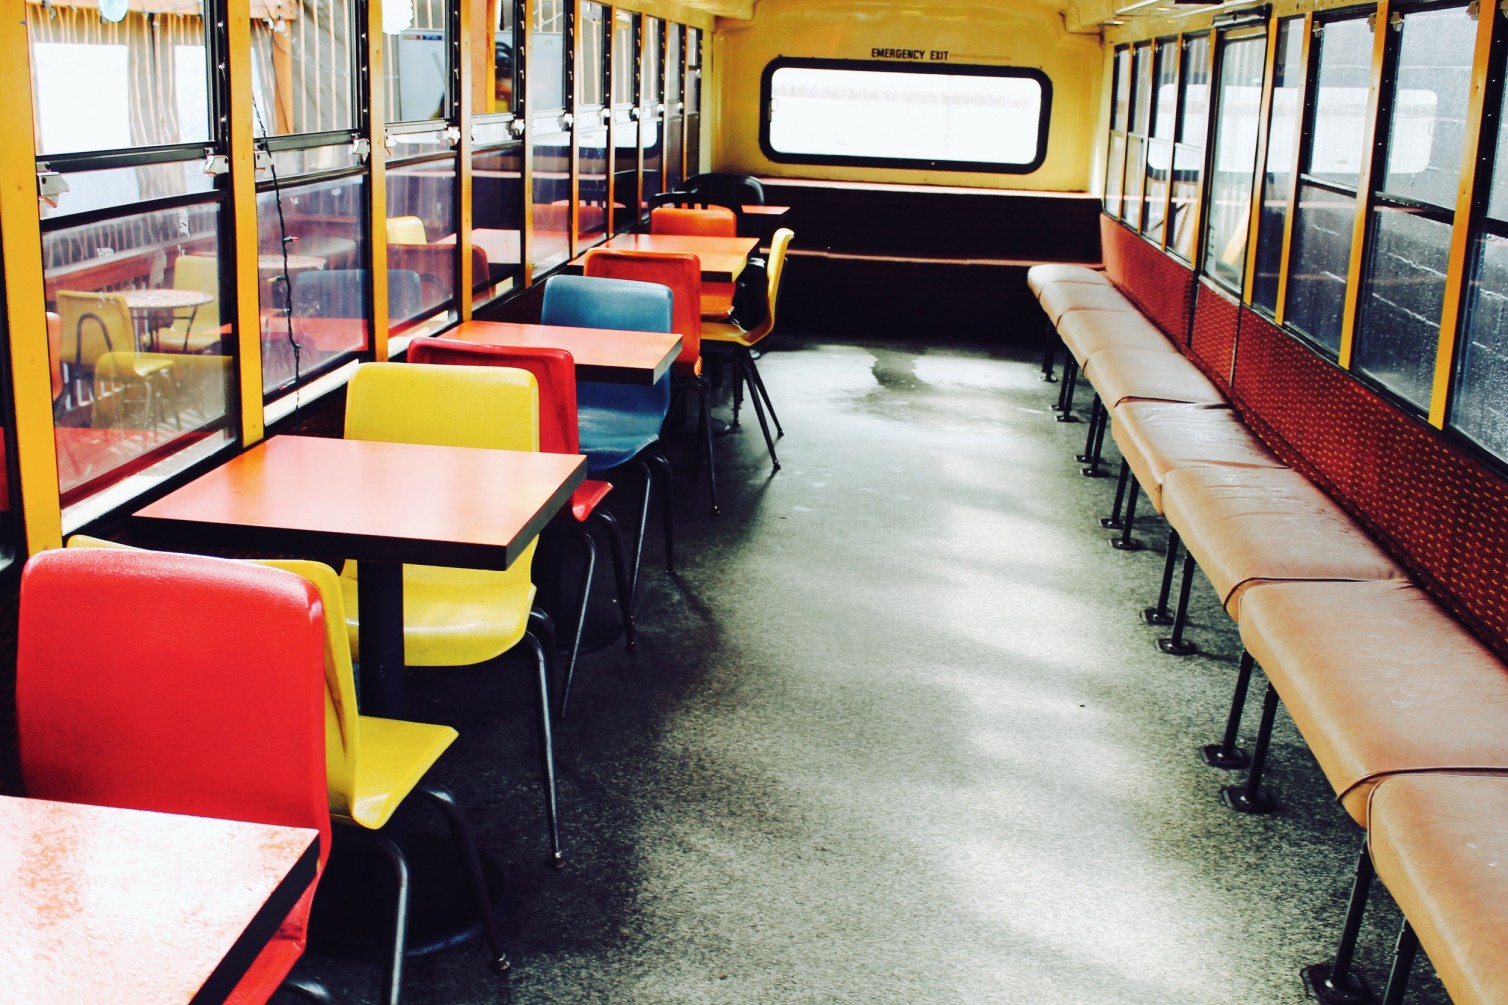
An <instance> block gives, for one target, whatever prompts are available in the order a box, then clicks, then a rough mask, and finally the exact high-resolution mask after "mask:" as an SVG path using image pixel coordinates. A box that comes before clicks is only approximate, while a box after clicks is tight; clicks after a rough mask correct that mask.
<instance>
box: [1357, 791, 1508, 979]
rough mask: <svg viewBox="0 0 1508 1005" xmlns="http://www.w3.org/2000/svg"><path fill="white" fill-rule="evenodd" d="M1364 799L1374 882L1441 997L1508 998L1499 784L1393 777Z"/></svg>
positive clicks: (1506, 812)
mask: <svg viewBox="0 0 1508 1005" xmlns="http://www.w3.org/2000/svg"><path fill="white" fill-rule="evenodd" d="M1371 802H1372V809H1371V813H1370V819H1371V828H1370V831H1369V833H1368V844H1369V846H1370V849H1371V856H1372V862H1373V864H1374V866H1375V868H1376V870H1377V875H1378V877H1379V878H1380V879H1381V880H1382V881H1383V883H1385V884H1386V885H1387V888H1388V890H1389V892H1391V893H1392V895H1393V899H1394V900H1395V901H1396V902H1397V904H1398V907H1399V908H1400V909H1401V910H1402V911H1403V916H1404V917H1405V918H1407V919H1408V925H1409V927H1410V928H1412V930H1413V933H1414V935H1415V936H1417V938H1418V944H1419V945H1422V946H1423V947H1424V950H1425V952H1427V953H1428V954H1429V958H1430V962H1431V963H1433V964H1434V967H1435V973H1436V974H1438V975H1439V977H1440V983H1442V984H1443V985H1445V990H1446V991H1447V992H1448V993H1449V994H1450V1000H1451V1001H1452V1002H1454V1003H1455V1005H1501V1003H1502V1002H1505V1001H1508V953H1505V952H1504V951H1503V945H1504V942H1505V940H1508V779H1505V778H1502V777H1492V776H1484V775H1447V774H1424V775H1397V776H1393V777H1391V778H1389V779H1387V780H1386V782H1384V783H1383V784H1380V785H1378V786H1376V788H1375V789H1374V790H1373V792H1372V799H1371ZM1402 941H1403V940H1402V939H1400V942H1402ZM1407 972H1408V970H1407V966H1406V965H1405V966H1404V967H1403V968H1402V975H1403V976H1402V977H1395V978H1394V979H1395V980H1401V979H1406V975H1407ZM1394 973H1395V974H1398V973H1399V968H1396V967H1395V970H1394ZM1390 983H1391V982H1390ZM1390 990H1391V988H1390ZM1397 990H1398V992H1399V993H1400V994H1401V992H1402V990H1403V988H1402V986H1400V987H1398V989H1397Z"/></svg>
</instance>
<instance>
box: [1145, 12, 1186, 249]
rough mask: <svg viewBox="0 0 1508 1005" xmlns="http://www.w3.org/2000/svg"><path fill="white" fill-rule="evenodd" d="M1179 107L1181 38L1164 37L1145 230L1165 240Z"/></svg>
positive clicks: (1155, 99) (1150, 146)
mask: <svg viewBox="0 0 1508 1005" xmlns="http://www.w3.org/2000/svg"><path fill="white" fill-rule="evenodd" d="M1177 107H1178V42H1177V40H1175V39H1165V40H1164V41H1162V42H1159V43H1158V44H1157V70H1156V84H1155V87H1154V91H1153V96H1152V136H1153V138H1152V139H1150V140H1148V141H1147V180H1146V193H1147V201H1146V209H1144V210H1143V211H1142V233H1144V234H1146V235H1147V237H1148V238H1150V239H1151V240H1153V241H1156V242H1157V243H1159V244H1160V243H1162V236H1163V223H1164V222H1165V221H1164V217H1165V216H1166V213H1167V200H1168V183H1169V180H1170V178H1171V175H1172V169H1173V135H1174V133H1175V132H1176V127H1177V121H1176V118H1175V111H1176V109H1177Z"/></svg>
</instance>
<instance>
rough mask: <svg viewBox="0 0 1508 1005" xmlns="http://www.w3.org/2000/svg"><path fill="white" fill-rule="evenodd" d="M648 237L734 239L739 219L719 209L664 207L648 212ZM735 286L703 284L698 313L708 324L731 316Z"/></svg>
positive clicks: (729, 284) (718, 207) (727, 210)
mask: <svg viewBox="0 0 1508 1005" xmlns="http://www.w3.org/2000/svg"><path fill="white" fill-rule="evenodd" d="M649 232H650V233H651V234H685V235H687V236H691V237H737V236H738V217H737V215H735V214H734V212H733V211H732V210H731V209H727V208H724V207H722V206H704V207H703V208H701V209H691V208H687V207H684V206H683V207H676V206H664V207H661V208H659V209H654V210H651V211H650V214H649ZM735 288H736V284H734V283H705V284H703V286H702V300H701V305H702V306H701V313H702V317H703V318H704V319H706V320H708V321H726V320H728V318H730V317H732V315H733V291H734V290H735Z"/></svg>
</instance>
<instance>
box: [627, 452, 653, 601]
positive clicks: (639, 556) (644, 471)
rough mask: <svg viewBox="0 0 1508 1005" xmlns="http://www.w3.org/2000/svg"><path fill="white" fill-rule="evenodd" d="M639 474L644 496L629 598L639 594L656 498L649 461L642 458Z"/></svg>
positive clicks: (640, 504) (635, 538) (630, 575)
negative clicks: (650, 510) (646, 538)
mask: <svg viewBox="0 0 1508 1005" xmlns="http://www.w3.org/2000/svg"><path fill="white" fill-rule="evenodd" d="M638 461H639V473H640V474H641V475H642V476H643V478H644V494H643V496H642V498H641V499H640V500H639V532H638V534H636V535H635V536H634V561H633V565H632V566H631V567H630V568H631V569H632V571H631V572H630V574H629V577H628V578H629V593H628V595H629V598H630V599H632V598H634V597H637V596H638V594H639V563H640V562H641V561H643V559H644V538H645V536H646V535H647V534H648V532H649V503H650V499H651V498H652V497H653V496H654V484H655V478H654V471H653V469H651V468H650V466H649V460H648V458H646V457H643V456H640V457H639V458H638Z"/></svg>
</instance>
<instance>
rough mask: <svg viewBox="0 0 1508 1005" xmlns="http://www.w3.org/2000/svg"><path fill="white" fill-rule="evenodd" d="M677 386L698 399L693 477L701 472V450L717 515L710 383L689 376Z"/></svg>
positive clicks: (705, 379)
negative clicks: (698, 408)
mask: <svg viewBox="0 0 1508 1005" xmlns="http://www.w3.org/2000/svg"><path fill="white" fill-rule="evenodd" d="M678 386H679V387H680V388H681V389H682V390H683V391H686V392H687V393H689V394H694V395H696V396H697V398H698V399H700V402H701V411H700V412H699V413H698V415H697V427H696V431H697V439H698V443H697V448H696V451H695V455H696V463H695V464H694V465H693V470H692V475H693V477H696V476H699V475H700V474H701V469H702V465H701V459H702V452H703V451H706V454H707V491H708V494H709V495H710V496H711V497H712V515H713V516H717V514H718V513H719V512H721V511H720V510H719V509H718V507H717V468H716V463H715V462H714V461H713V459H712V385H711V384H710V383H708V382H707V378H705V377H696V378H690V379H686V380H683V381H681V382H680V383H679V384H678Z"/></svg>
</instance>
